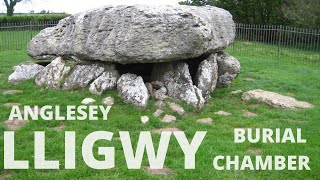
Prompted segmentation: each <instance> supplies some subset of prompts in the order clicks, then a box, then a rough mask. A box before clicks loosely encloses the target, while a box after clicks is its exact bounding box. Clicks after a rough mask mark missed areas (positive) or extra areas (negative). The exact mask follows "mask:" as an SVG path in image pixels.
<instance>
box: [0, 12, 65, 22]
mask: <svg viewBox="0 0 320 180" xmlns="http://www.w3.org/2000/svg"><path fill="white" fill-rule="evenodd" d="M67 16H69V14H28V15H15V16H12V17H8V16H1V15H0V23H20V22H48V21H59V20H61V19H63V18H65V17H67Z"/></svg>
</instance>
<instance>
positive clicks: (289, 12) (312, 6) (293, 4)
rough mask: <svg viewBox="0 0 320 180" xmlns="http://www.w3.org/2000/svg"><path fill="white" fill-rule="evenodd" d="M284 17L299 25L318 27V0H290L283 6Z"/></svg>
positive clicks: (319, 23)
mask: <svg viewBox="0 0 320 180" xmlns="http://www.w3.org/2000/svg"><path fill="white" fill-rule="evenodd" d="M283 12H284V15H285V17H286V18H288V19H290V20H291V21H292V23H293V24H294V25H296V26H300V27H311V28H320V1H319V0H291V1H288V2H286V4H285V5H284V6H283Z"/></svg>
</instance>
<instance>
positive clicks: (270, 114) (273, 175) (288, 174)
mask: <svg viewBox="0 0 320 180" xmlns="http://www.w3.org/2000/svg"><path fill="white" fill-rule="evenodd" d="M231 54H232V55H234V56H235V57H237V58H238V59H239V60H240V62H241V66H242V72H241V74H240V76H239V77H238V78H237V79H236V80H235V81H234V82H233V83H232V86H231V87H230V88H227V89H217V90H216V91H215V92H214V93H213V94H212V96H213V98H212V99H211V100H210V102H209V103H208V104H207V105H206V106H205V108H204V109H203V110H202V111H196V110H193V109H192V108H191V107H189V106H186V105H183V106H184V107H185V109H186V110H187V113H186V115H184V116H183V117H179V116H178V120H177V122H175V123H172V124H165V123H161V122H160V120H159V119H157V118H154V117H153V116H152V113H153V112H154V111H155V110H156V108H155V106H154V103H155V102H154V101H151V102H150V103H149V105H148V107H147V108H145V109H137V108H135V107H133V106H132V105H127V104H125V103H123V102H122V100H121V99H120V98H118V96H117V93H116V91H110V92H107V93H105V94H103V95H102V96H101V97H100V96H95V95H91V94H90V93H89V92H88V91H81V92H80V91H74V92H65V91H58V90H41V89H39V88H37V87H36V86H35V85H34V82H33V81H27V82H23V83H21V84H18V85H11V84H8V83H7V80H8V76H9V75H10V73H12V67H13V66H14V65H17V64H19V63H21V62H23V61H25V60H28V59H30V58H29V57H28V56H27V55H26V53H25V52H24V51H10V52H9V51H7V52H6V51H4V52H0V74H3V75H2V76H1V77H0V91H4V90H10V89H16V90H22V91H23V93H21V94H17V95H2V94H1V95H0V108H1V110H0V117H1V120H2V122H1V125H0V156H1V157H3V154H2V153H3V132H4V131H5V130H6V129H5V126H4V124H3V122H4V121H5V120H6V119H7V118H8V117H9V113H10V110H11V108H9V107H5V106H3V104H4V103H7V102H17V103H21V105H22V106H23V105H30V106H34V105H39V106H44V105H60V106H61V108H62V109H64V108H65V107H66V106H67V105H80V104H81V101H82V100H83V99H84V98H86V97H92V98H94V99H96V100H97V103H96V104H99V103H100V102H101V99H102V98H104V97H106V96H113V97H115V105H114V106H113V107H112V109H111V111H110V114H109V120H108V121H68V122H61V121H42V120H40V121H30V122H29V123H28V124H27V125H26V126H24V127H22V128H21V129H19V130H16V132H15V133H16V134H15V148H16V150H15V151H16V152H15V156H16V159H21V160H29V161H30V164H31V165H30V166H31V169H29V170H3V163H0V179H1V177H4V176H11V178H13V179H26V178H27V179H48V178H49V179H52V178H55V179H69V178H84V179H107V178H114V179H120V178H121V179H129V178H131V179H133V178H138V179H150V178H157V179H173V178H178V179H235V178H236V179H319V178H320V175H319V172H320V156H319V154H320V141H319V139H320V121H319V120H320V119H319V117H320V65H319V64H317V63H314V64H302V63H300V62H295V61H287V60H285V59H275V58H257V57H259V55H257V57H255V56H244V55H243V54H242V53H231ZM248 78H251V80H250V81H248ZM258 88H259V89H264V90H270V91H275V92H278V93H281V94H284V95H291V96H294V97H295V98H297V99H298V100H303V101H308V102H310V103H312V104H314V105H315V108H313V109H308V110H295V111H289V110H280V109H275V108H271V107H269V106H267V105H264V104H258V103H257V102H244V101H242V100H241V95H229V93H230V92H231V91H233V90H239V89H241V90H243V91H247V90H252V89H258ZM220 110H223V111H227V112H230V113H232V116H229V117H222V116H218V115H215V114H214V112H217V111H220ZM243 111H250V112H254V113H256V114H258V116H257V117H245V116H243ZM64 113H65V112H64ZM142 115H147V116H149V117H150V121H149V123H148V124H147V125H143V124H142V123H141V122H140V116H142ZM174 115H177V114H174ZM207 117H211V118H213V119H214V124H213V125H204V124H199V123H196V120H197V119H199V118H207ZM61 125H64V126H66V127H65V129H63V130H62V131H57V130H55V127H59V126H61ZM164 127H177V128H179V129H181V130H183V131H185V133H186V135H187V137H188V138H190V139H192V137H193V135H194V133H195V132H196V131H207V135H206V137H205V139H204V141H203V143H202V144H201V146H200V148H199V150H198V152H197V155H196V169H195V170H185V169H184V155H183V152H182V151H181V149H180V147H179V145H178V143H177V141H176V140H175V138H172V139H171V143H170V146H169V149H168V153H167V158H166V161H165V166H167V167H169V168H170V169H171V170H172V174H170V175H167V176H154V175H151V174H149V173H148V172H147V171H146V170H145V169H141V170H128V169H127V166H126V162H125V159H124V155H123V150H122V146H121V142H120V141H117V140H112V141H111V142H98V143H97V144H96V147H95V151H97V147H98V146H103V145H107V146H114V147H115V149H116V152H115V154H116V156H115V157H116V167H115V168H114V169H112V170H103V171H101V170H93V169H90V168H89V167H88V166H87V165H86V164H85V163H84V162H83V160H82V156H81V144H82V141H83V139H84V138H85V137H86V136H87V135H88V134H89V133H91V132H94V131H111V132H113V133H115V134H114V137H118V131H130V134H131V136H132V141H133V144H135V143H136V142H137V140H138V136H139V132H140V131H152V130H156V129H159V128H164ZM234 128H273V129H275V128H282V129H283V128H293V129H296V128H301V129H302V137H303V138H305V139H307V143H306V144H290V143H287V144H270V143H268V144H263V143H257V144H251V143H248V142H246V143H242V144H235V143H234V140H233V130H234ZM34 131H45V132H46V146H47V147H50V148H47V149H46V158H47V159H52V160H53V159H54V160H56V159H57V160H60V163H61V168H63V167H64V131H76V137H77V146H76V153H77V164H76V169H75V170H34V169H33V161H34V160H33V152H34V151H33V150H34V148H33V142H34V140H33V138H34ZM153 137H154V139H153V140H154V142H155V144H157V143H158V142H159V137H160V135H158V134H154V136H153ZM252 149H253V150H256V151H258V152H259V153H258V154H261V155H262V156H266V155H283V156H288V155H306V156H309V158H310V161H311V162H310V163H309V165H310V168H311V170H310V171H249V170H246V171H217V170H214V169H213V166H212V159H213V158H214V157H215V156H217V155H231V156H234V155H238V156H240V158H241V157H243V156H244V155H251V156H255V154H254V153H253V152H251V151H250V150H252ZM96 157H97V158H100V159H102V158H103V157H98V156H96ZM147 164H148V161H147V159H146V158H144V161H143V164H142V166H143V167H145V166H147ZM1 174H2V175H1Z"/></svg>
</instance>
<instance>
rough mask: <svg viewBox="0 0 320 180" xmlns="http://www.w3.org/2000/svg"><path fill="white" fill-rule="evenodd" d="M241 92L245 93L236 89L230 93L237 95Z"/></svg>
mask: <svg viewBox="0 0 320 180" xmlns="http://www.w3.org/2000/svg"><path fill="white" fill-rule="evenodd" d="M241 93H243V91H242V90H235V91H231V92H230V93H229V94H230V95H237V94H241Z"/></svg>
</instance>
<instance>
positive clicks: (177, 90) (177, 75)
mask: <svg viewBox="0 0 320 180" xmlns="http://www.w3.org/2000/svg"><path fill="white" fill-rule="evenodd" d="M151 79H152V80H159V81H162V82H164V84H165V87H166V88H167V90H168V95H169V96H170V97H173V98H177V99H181V100H183V101H185V102H187V103H188V104H190V105H193V106H195V107H202V106H203V104H204V99H203V97H202V95H201V91H200V90H199V89H198V88H197V87H196V86H194V85H193V82H192V77H191V75H190V72H189V68H188V64H187V63H184V62H177V63H161V64H158V65H157V67H154V69H153V71H152V75H151Z"/></svg>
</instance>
